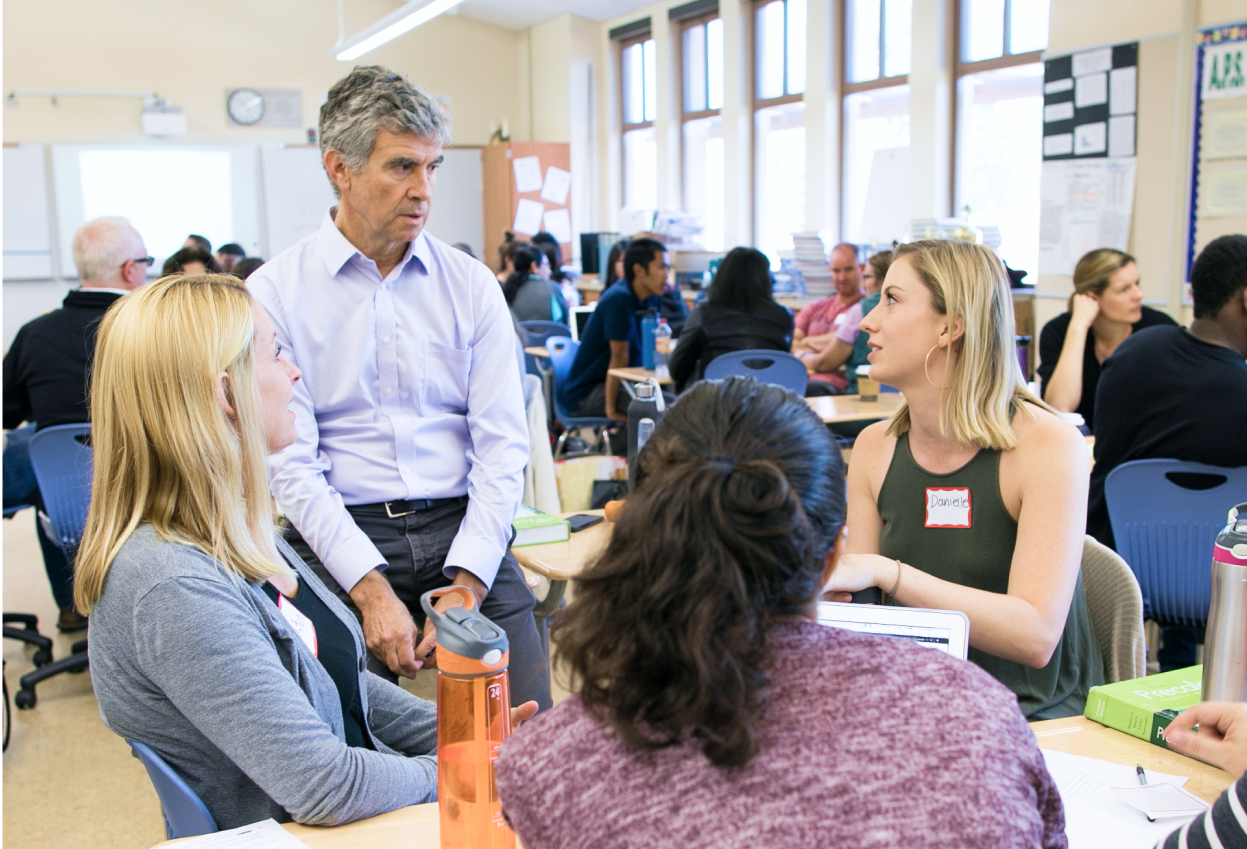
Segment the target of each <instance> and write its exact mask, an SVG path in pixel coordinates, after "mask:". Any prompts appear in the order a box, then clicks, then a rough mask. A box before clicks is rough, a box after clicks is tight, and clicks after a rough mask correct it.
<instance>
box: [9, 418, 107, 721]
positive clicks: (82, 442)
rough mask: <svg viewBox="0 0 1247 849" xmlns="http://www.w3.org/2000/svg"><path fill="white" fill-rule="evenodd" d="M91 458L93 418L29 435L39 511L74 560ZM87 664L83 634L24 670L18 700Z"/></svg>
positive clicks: (26, 701) (24, 701)
mask: <svg viewBox="0 0 1247 849" xmlns="http://www.w3.org/2000/svg"><path fill="white" fill-rule="evenodd" d="M92 461H93V455H92V452H91V425H89V424H67V425H57V426H56V427H49V428H44V429H43V430H41V431H39V432H38V433H36V434H35V435H34V436H32V437H31V439H30V464H31V466H33V467H34V470H35V480H36V481H38V483H39V492H40V493H41V494H42V496H43V506H44V512H42V513H40V514H39V521H40V522H41V523H42V525H43V529H44V531H45V532H46V533H47V535H48V538H49V539H51V540H53V541H54V542H55V543H56V544H57V545H59V546H60V547H61V549H62V550H63V551H64V552H65V557H66V559H68V560H69V562H70V563H72V562H73V560H74V554H75V553H76V552H77V550H78V542H79V541H80V540H81V539H82V531H83V528H84V527H86V524H87V510H88V508H89V507H90V505H91V470H92V465H93V462H92ZM86 668H87V641H86V640H79V641H78V642H76V643H74V644H73V646H72V654H70V655H69V657H64V658H61V659H60V660H55V661H52V662H51V663H48V664H46V665H44V666H42V667H40V668H38V669H36V670H35V671H34V672H31V673H29V674H27V675H23V676H22V679H21V689H19V690H18V691H17V693H16V694H14V696H13V701H14V703H15V704H16V705H17V706H18V707H19V708H22V709H25V708H32V707H34V706H35V703H36V701H37V697H36V695H35V685H36V684H38V683H39V682H41V681H45V680H47V679H48V678H51V677H52V676H54V675H60V674H61V673H62V672H82V671H83V670H85V669H86Z"/></svg>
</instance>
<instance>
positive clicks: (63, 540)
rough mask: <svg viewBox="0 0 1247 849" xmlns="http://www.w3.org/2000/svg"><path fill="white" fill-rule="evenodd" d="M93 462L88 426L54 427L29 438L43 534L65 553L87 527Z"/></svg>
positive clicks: (68, 425)
mask: <svg viewBox="0 0 1247 849" xmlns="http://www.w3.org/2000/svg"><path fill="white" fill-rule="evenodd" d="M93 459H94V453H93V452H92V450H91V425H89V424H67V425H56V426H55V427H49V428H44V429H43V430H41V431H39V432H38V433H36V434H35V435H34V436H32V437H31V438H30V465H31V466H32V467H33V468H34V470H35V480H36V481H38V482H39V493H40V494H41V495H42V497H43V512H44V514H45V515H46V516H47V518H48V521H47V522H46V523H45V526H44V530H46V531H48V536H49V537H51V538H52V539H53V540H54V541H55V542H56V543H57V544H58V545H60V547H61V548H63V549H65V550H66V552H72V551H73V550H74V549H75V548H77V546H78V541H79V540H80V539H82V530H83V528H85V527H86V524H87V509H88V508H89V507H90V506H91V470H92V468H93Z"/></svg>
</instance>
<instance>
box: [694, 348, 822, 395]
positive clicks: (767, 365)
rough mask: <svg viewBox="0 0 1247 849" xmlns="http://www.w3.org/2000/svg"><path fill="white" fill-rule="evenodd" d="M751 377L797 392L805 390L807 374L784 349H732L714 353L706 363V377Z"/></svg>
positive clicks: (710, 378)
mask: <svg viewBox="0 0 1247 849" xmlns="http://www.w3.org/2000/svg"><path fill="white" fill-rule="evenodd" d="M733 376H740V377H752V378H755V379H757V380H760V381H762V382H763V383H774V384H777V385H779V386H782V387H784V388H785V389H791V390H792V391H793V392H796V393H797V394H798V395H804V394H805V387H806V384H807V383H809V381H810V374H809V372H807V371H806V370H805V364H804V363H802V362H801V361H800V360H798V359H797V358H796V357H794V356H793V355H792V354H790V353H788V352H787V351H768V350H766V349H762V348H759V349H753V350H748V351H733V352H732V353H730V354H723V355H722V356H718V357H715V358H714V359H713V360H711V361H710V365H708V366H706V375H705V377H706V380H722V379H723V378H725V377H733Z"/></svg>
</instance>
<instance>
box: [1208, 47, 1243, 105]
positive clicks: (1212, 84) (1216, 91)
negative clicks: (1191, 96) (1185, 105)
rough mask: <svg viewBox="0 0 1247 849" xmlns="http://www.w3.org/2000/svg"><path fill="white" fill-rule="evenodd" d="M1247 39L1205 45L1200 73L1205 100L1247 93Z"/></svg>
mask: <svg viewBox="0 0 1247 849" xmlns="http://www.w3.org/2000/svg"><path fill="white" fill-rule="evenodd" d="M1245 70H1247V41H1231V42H1227V43H1226V44H1208V45H1205V46H1204V67H1203V69H1202V72H1201V73H1200V82H1199V85H1200V89H1199V91H1200V96H1201V97H1202V98H1203V99H1204V100H1220V99H1221V98H1223V97H1242V96H1243V95H1244V94H1247V73H1243V72H1244V71H1245Z"/></svg>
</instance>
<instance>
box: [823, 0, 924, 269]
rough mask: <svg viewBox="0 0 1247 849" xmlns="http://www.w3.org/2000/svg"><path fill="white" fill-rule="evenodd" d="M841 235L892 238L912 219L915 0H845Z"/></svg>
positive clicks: (857, 240) (858, 240)
mask: <svg viewBox="0 0 1247 849" xmlns="http://www.w3.org/2000/svg"><path fill="white" fill-rule="evenodd" d="M844 18H845V20H844V26H843V27H842V32H843V33H844V50H843V51H842V56H843V57H844V75H843V79H844V81H845V82H844V86H843V89H842V92H843V96H844V100H843V109H844V115H843V121H842V122H841V134H842V135H841V151H842V158H841V179H840V186H841V189H840V203H841V218H840V236H841V238H842V239H843V240H844V241H847V242H853V243H854V244H871V243H881V244H887V243H888V242H891V241H892V240H893V239H899V238H901V236H902V235H903V234H904V232H905V230H906V229H907V227H908V201H907V198H906V197H905V195H906V192H907V191H908V189H907V186H908V180H907V177H908V173H909V171H908V162H909V84H908V83H909V77H908V74H909V65H910V55H911V52H912V51H911V43H912V30H913V0H845V2H844Z"/></svg>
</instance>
